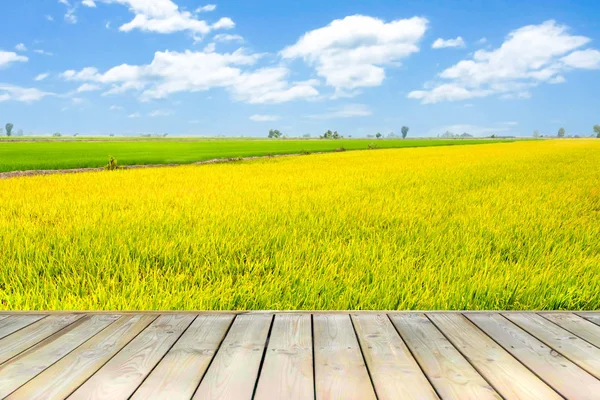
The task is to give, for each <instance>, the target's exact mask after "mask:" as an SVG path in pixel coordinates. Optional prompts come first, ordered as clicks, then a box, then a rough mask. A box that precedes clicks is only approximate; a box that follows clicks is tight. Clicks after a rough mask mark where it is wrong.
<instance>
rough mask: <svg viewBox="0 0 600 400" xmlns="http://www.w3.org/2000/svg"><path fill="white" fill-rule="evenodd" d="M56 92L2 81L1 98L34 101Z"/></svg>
mask: <svg viewBox="0 0 600 400" xmlns="http://www.w3.org/2000/svg"><path fill="white" fill-rule="evenodd" d="M54 95H55V94H54V93H49V92H44V91H41V90H39V89H36V88H24V87H20V86H15V85H10V84H6V83H0V99H1V100H2V101H7V100H15V101H21V102H24V103H32V102H34V101H38V100H41V99H43V98H44V97H46V96H54Z"/></svg>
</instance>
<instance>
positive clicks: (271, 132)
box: [269, 129, 283, 139]
mask: <svg viewBox="0 0 600 400" xmlns="http://www.w3.org/2000/svg"><path fill="white" fill-rule="evenodd" d="M281 136H283V133H281V132H279V131H278V130H277V129H269V137H270V138H271V139H278V138H280V137H281Z"/></svg>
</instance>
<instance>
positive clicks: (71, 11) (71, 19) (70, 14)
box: [46, 0, 77, 24]
mask: <svg viewBox="0 0 600 400" xmlns="http://www.w3.org/2000/svg"><path fill="white" fill-rule="evenodd" d="M73 1H74V0H73ZM58 2H59V3H60V4H64V5H65V6H66V7H67V12H66V13H65V17H64V18H65V21H66V22H68V23H69V24H76V23H77V15H75V10H76V9H77V6H76V5H75V4H71V3H70V2H69V1H68V0H58ZM46 18H47V16H46Z"/></svg>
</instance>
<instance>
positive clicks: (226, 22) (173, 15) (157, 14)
mask: <svg viewBox="0 0 600 400" xmlns="http://www.w3.org/2000/svg"><path fill="white" fill-rule="evenodd" d="M95 2H96V3H99V2H102V3H108V4H120V5H123V6H126V7H128V8H129V11H131V13H133V14H134V17H133V19H132V20H131V21H129V22H127V23H125V24H123V25H121V27H120V28H119V30H121V31H123V32H129V31H132V30H135V29H138V30H141V31H146V32H155V33H173V32H180V31H188V32H191V33H193V34H200V35H205V34H207V33H209V32H210V31H212V30H215V29H231V28H233V27H234V26H235V23H234V22H233V21H232V20H231V19H230V18H227V17H224V18H221V19H220V20H218V21H217V22H215V23H213V24H209V23H207V22H206V21H203V20H199V19H197V18H196V16H195V15H194V14H192V13H191V12H189V11H185V10H180V9H179V7H178V6H177V4H175V3H174V2H173V1H172V0H95ZM207 7H208V8H207ZM211 8H212V10H214V8H216V6H214V5H208V6H204V7H200V8H199V10H200V9H203V10H202V11H212V10H211ZM196 11H198V10H196Z"/></svg>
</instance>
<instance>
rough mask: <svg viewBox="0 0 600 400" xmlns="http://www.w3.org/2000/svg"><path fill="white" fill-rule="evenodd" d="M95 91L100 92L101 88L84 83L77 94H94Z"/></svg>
mask: <svg viewBox="0 0 600 400" xmlns="http://www.w3.org/2000/svg"><path fill="white" fill-rule="evenodd" d="M95 90H100V86H98V85H94V84H92V83H84V84H83V85H81V86H79V87H78V88H77V93H83V92H93V91H95Z"/></svg>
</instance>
